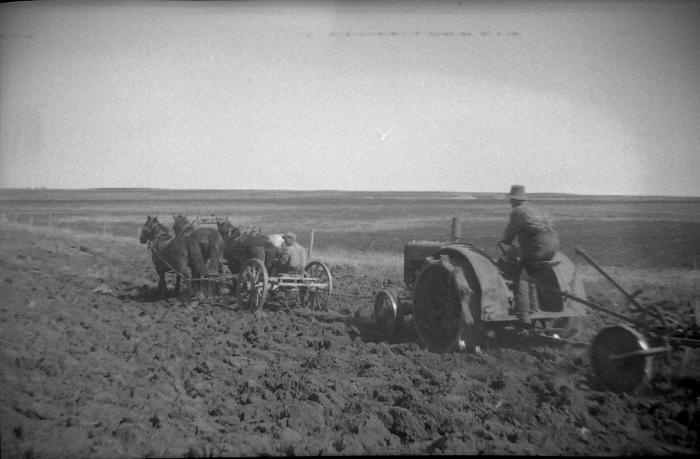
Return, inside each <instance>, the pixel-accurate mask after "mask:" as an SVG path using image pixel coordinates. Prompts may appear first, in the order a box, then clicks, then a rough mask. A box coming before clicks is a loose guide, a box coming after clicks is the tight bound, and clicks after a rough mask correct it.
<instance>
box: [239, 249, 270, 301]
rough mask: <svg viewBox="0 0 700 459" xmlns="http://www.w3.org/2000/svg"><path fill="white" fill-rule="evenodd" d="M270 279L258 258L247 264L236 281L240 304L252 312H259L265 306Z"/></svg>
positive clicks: (250, 260)
mask: <svg viewBox="0 0 700 459" xmlns="http://www.w3.org/2000/svg"><path fill="white" fill-rule="evenodd" d="M268 284H269V278H268V276H267V269H265V265H263V264H262V262H261V261H260V260H258V259H257V258H251V259H249V260H248V261H246V262H245V264H244V265H243V268H241V272H240V274H239V275H238V279H237V281H236V297H237V298H238V304H239V305H242V306H243V307H245V308H246V309H248V310H250V311H257V310H258V309H259V308H261V307H262V306H263V304H265V299H267V289H268Z"/></svg>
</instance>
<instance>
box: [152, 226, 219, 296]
mask: <svg viewBox="0 0 700 459" xmlns="http://www.w3.org/2000/svg"><path fill="white" fill-rule="evenodd" d="M139 241H140V242H141V244H146V243H148V246H149V250H150V252H151V259H152V260H153V265H154V266H155V268H156V272H157V273H158V292H159V293H160V294H162V295H163V298H165V297H166V296H167V295H166V288H165V273H166V272H169V271H174V272H175V275H176V276H177V277H176V280H175V294H176V295H177V294H179V293H180V277H181V276H184V277H185V279H187V280H189V279H202V278H204V277H206V276H207V275H208V273H207V266H206V264H205V263H204V259H203V258H202V252H201V250H200V248H199V245H198V244H197V242H196V241H195V240H194V239H193V238H191V237H189V236H176V237H173V236H172V235H171V234H170V233H168V230H167V229H166V228H165V227H164V226H163V225H162V224H161V223H160V222H159V221H158V217H151V216H150V215H149V216H148V218H147V219H146V223H144V224H143V226H142V227H141V232H140V233H139ZM187 268H189V269H190V277H187ZM193 284H194V285H193V286H195V285H196V286H200V285H201V282H200V281H194V282H193Z"/></svg>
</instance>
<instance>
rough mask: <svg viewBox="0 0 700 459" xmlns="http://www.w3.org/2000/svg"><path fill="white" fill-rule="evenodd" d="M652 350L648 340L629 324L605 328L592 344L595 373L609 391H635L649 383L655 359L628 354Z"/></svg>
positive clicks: (592, 364) (592, 361)
mask: <svg viewBox="0 0 700 459" xmlns="http://www.w3.org/2000/svg"><path fill="white" fill-rule="evenodd" d="M648 348H649V345H648V344H647V341H646V339H644V337H643V336H642V335H641V334H640V333H638V332H637V331H636V330H634V329H632V328H630V327H628V326H626V325H615V326H612V327H606V328H603V329H602V330H601V331H600V332H598V334H597V335H596V336H595V337H594V338H593V341H592V342H591V367H592V369H593V373H594V374H595V376H596V378H597V380H598V381H599V382H600V383H601V384H603V385H604V386H605V387H607V388H609V389H612V390H615V391H618V392H633V391H634V390H635V389H636V388H638V387H640V386H641V385H643V384H645V383H646V382H647V381H648V380H649V378H650V376H651V371H652V369H651V366H652V357H651V356H648V355H647V356H645V355H628V356H624V354H627V353H630V352H635V351H642V350H646V349H648Z"/></svg>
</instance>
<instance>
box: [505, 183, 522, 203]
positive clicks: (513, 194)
mask: <svg viewBox="0 0 700 459" xmlns="http://www.w3.org/2000/svg"><path fill="white" fill-rule="evenodd" d="M506 197H507V198H508V199H514V200H516V201H527V196H525V187H524V186H522V185H513V186H511V187H510V193H508V194H507V195H506Z"/></svg>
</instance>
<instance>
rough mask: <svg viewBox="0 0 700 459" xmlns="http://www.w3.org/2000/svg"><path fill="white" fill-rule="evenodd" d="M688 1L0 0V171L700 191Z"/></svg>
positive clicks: (696, 6)
mask: <svg viewBox="0 0 700 459" xmlns="http://www.w3.org/2000/svg"><path fill="white" fill-rule="evenodd" d="M699 26H700V2H689V1H664V2H658V1H608V2H602V1H600V2H599V1H569V2H555V1H539V2H534V1H530V2H528V1H524V2H509V1H502V2H485V1H482V2H476V1H472V2H470V1H461V2H458V1H449V2H448V1H437V2H434V1H431V2H428V1H422V2H421V1H414V2H398V1H392V2H381V1H380V2H330V1H327V2H320V1H318V2H311V1H303V2H257V1H256V2H245V1H239V2H196V3H190V2H167V1H166V2H153V3H149V2H139V3H131V2H119V3H116V2H115V3H111V2H110V3H106V2H65V3H59V2H31V3H25V2H15V3H3V4H0V187H3V188H31V187H46V188H100V187H119V188H122V187H139V188H141V187H151V188H190V189H278V190H285V189H288V190H324V189H333V190H363V191H449V192H501V191H502V192H506V191H508V190H509V189H510V185H511V184H523V185H525V188H526V190H527V191H528V192H556V193H576V194H593V195H610V194H614V195H666V196H700V128H699V127H700V37H698V32H699V31H700V27H699Z"/></svg>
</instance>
